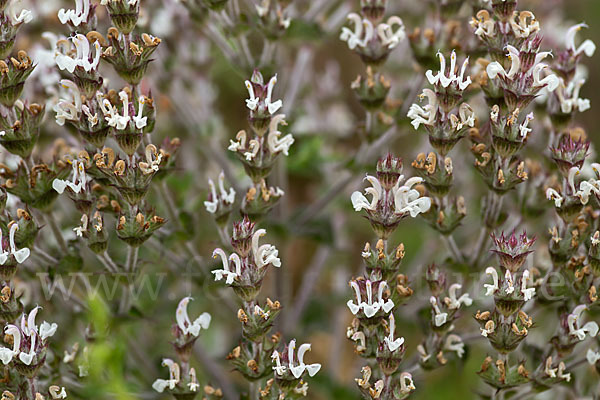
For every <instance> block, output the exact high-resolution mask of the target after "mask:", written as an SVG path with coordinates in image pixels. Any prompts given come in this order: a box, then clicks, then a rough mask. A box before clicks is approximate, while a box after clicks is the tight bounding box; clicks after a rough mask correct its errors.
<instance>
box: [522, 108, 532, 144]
mask: <svg viewBox="0 0 600 400" xmlns="http://www.w3.org/2000/svg"><path fill="white" fill-rule="evenodd" d="M532 120H533V112H530V113H529V114H527V116H526V117H525V121H523V123H522V124H521V126H519V132H520V133H521V137H522V138H523V139H526V138H527V135H529V133H530V132H531V128H529V123H530V122H531V121H532Z"/></svg>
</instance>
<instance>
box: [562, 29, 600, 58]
mask: <svg viewBox="0 0 600 400" xmlns="http://www.w3.org/2000/svg"><path fill="white" fill-rule="evenodd" d="M587 27H588V26H587V25H586V24H577V25H574V26H572V27H571V28H569V30H568V31H567V34H566V36H565V43H566V45H567V49H569V50H571V51H572V52H573V55H574V56H578V55H579V54H581V53H585V55H586V56H588V57H591V56H593V55H594V52H595V51H596V45H595V44H594V42H592V41H591V40H589V39H587V40H586V41H584V42H583V43H581V44H580V45H579V47H575V35H576V34H577V32H579V31H580V30H581V29H582V28H587Z"/></svg>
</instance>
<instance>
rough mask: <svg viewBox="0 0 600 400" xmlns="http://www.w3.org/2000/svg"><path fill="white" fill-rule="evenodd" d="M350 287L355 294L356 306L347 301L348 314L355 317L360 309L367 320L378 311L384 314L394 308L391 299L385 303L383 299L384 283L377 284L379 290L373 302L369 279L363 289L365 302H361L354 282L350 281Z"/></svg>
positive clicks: (358, 290) (356, 284)
mask: <svg viewBox="0 0 600 400" xmlns="http://www.w3.org/2000/svg"><path fill="white" fill-rule="evenodd" d="M350 286H351V287H352V288H353V289H354V293H355V294H356V304H355V303H354V302H353V301H352V300H348V302H347V303H346V305H347V306H348V308H349V309H350V312H351V313H352V314H354V315H356V314H357V313H358V312H359V311H360V310H361V309H362V310H363V312H364V313H365V316H366V317H367V318H371V317H373V316H374V315H375V314H377V312H378V311H379V310H383V312H385V313H386V314H387V313H389V312H390V311H391V310H392V308H394V302H393V301H392V299H388V300H387V301H386V300H385V299H384V298H383V291H384V290H385V289H386V288H387V287H388V286H387V283H386V282H385V281H380V282H379V290H378V293H377V300H375V301H374V300H373V282H371V281H370V280H369V279H367V280H366V281H365V289H366V295H367V298H366V300H365V301H363V300H362V295H361V293H360V287H359V286H358V283H356V282H355V281H350Z"/></svg>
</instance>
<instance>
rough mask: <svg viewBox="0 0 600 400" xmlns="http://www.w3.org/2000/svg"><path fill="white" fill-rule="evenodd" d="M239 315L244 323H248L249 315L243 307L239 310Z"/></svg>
mask: <svg viewBox="0 0 600 400" xmlns="http://www.w3.org/2000/svg"><path fill="white" fill-rule="evenodd" d="M237 317H238V319H239V320H240V322H241V323H242V324H246V323H248V315H246V313H245V312H244V310H242V309H241V308H240V309H239V310H238V313H237Z"/></svg>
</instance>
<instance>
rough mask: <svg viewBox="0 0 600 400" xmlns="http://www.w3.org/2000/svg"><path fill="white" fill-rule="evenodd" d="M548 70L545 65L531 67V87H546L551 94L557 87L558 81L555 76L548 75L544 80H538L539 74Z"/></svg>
mask: <svg viewBox="0 0 600 400" xmlns="http://www.w3.org/2000/svg"><path fill="white" fill-rule="evenodd" d="M546 68H548V66H547V65H546V64H537V65H536V66H534V67H533V86H536V87H540V86H546V89H548V91H549V92H553V91H554V90H556V88H557V87H558V84H559V81H558V78H557V77H556V75H554V74H549V75H546V77H545V78H543V79H540V73H541V72H542V71H543V70H544V69H546Z"/></svg>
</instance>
